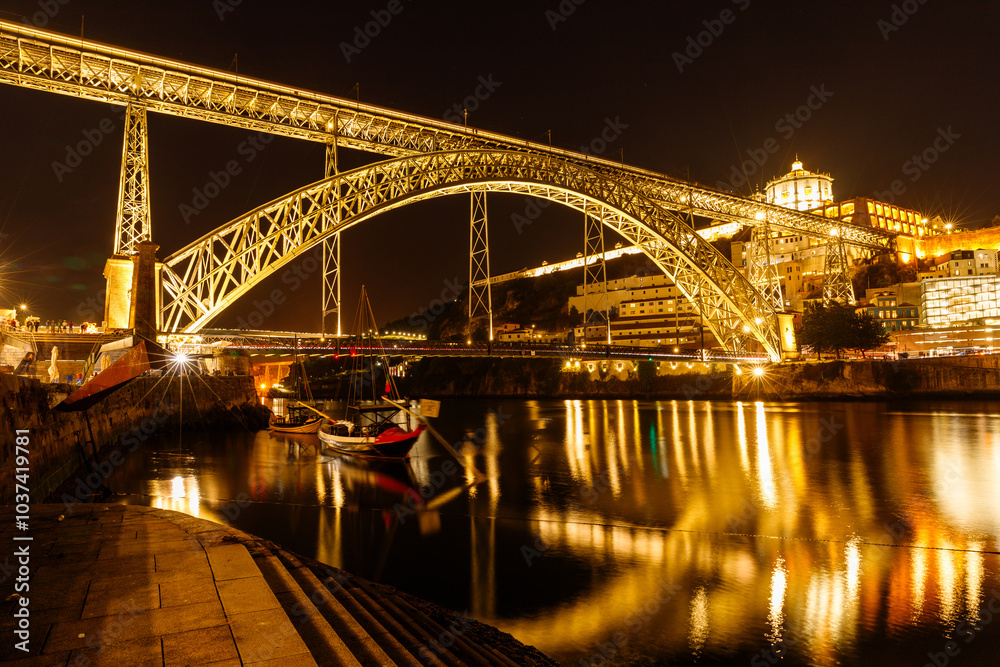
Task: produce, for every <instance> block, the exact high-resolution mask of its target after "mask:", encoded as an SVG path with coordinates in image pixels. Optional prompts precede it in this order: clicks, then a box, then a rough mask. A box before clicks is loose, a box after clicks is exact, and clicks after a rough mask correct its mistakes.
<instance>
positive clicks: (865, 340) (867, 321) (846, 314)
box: [799, 303, 889, 359]
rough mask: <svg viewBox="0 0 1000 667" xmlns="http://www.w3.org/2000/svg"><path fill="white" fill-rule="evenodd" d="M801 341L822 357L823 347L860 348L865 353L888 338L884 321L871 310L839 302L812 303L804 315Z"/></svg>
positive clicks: (837, 348)
mask: <svg viewBox="0 0 1000 667" xmlns="http://www.w3.org/2000/svg"><path fill="white" fill-rule="evenodd" d="M799 340H800V341H802V343H803V344H804V345H810V346H812V348H813V349H814V350H816V357H817V358H819V357H820V354H821V353H822V352H823V351H824V350H831V351H833V352H836V353H837V358H838V359H840V354H841V352H843V351H844V350H857V351H858V352H860V353H861V356H862V357H863V356H865V352H866V351H868V350H874V349H876V348H879V347H881V346H883V345H885V344H886V343H887V342H888V341H889V334H887V333H886V332H885V328H884V327H883V326H882V323H881V322H880V321H879V320H878V319H876V318H875V317H873V316H872V315H871V314H870V313H867V312H865V311H861V310H855V309H854V308H851V307H850V306H844V305H841V304H838V303H834V304H830V305H828V306H827V305H822V304H810V305H808V306H807V307H806V310H805V312H804V313H803V315H802V327H801V328H800V329H799Z"/></svg>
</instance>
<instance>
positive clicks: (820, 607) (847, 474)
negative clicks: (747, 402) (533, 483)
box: [491, 401, 1000, 665]
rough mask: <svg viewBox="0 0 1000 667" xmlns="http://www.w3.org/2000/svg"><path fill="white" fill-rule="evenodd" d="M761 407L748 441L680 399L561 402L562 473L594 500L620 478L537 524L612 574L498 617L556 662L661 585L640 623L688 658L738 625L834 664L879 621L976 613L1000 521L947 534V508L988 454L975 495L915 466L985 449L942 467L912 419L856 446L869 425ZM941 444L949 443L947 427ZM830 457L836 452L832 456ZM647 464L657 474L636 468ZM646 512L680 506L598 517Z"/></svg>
mask: <svg viewBox="0 0 1000 667" xmlns="http://www.w3.org/2000/svg"><path fill="white" fill-rule="evenodd" d="M585 410H586V411H587V412H588V413H590V414H588V415H586V420H585V416H584V415H583V412H584V411H585ZM682 410H683V411H685V412H687V415H686V416H687V419H682V416H681V414H680V413H681V411H682ZM598 411H600V412H602V413H603V414H602V415H601V416H599V417H595V413H596V412H598ZM753 412H754V414H753V422H754V423H753V425H752V426H751V428H752V429H753V436H752V437H753V438H754V441H753V443H751V442H750V436H748V432H747V431H748V428H747V425H746V423H745V422H746V417H748V416H749V415H746V410H745V408H744V405H743V404H740V403H737V404H734V405H732V406H731V407H725V406H724V407H722V408H719V407H716V406H708V407H706V406H703V405H701V404H698V403H695V402H687V403H686V404H680V403H678V402H676V401H672V402H663V403H656V404H654V405H652V406H649V404H646V406H643V407H642V409H640V405H639V404H638V403H637V402H633V406H632V410H626V409H625V407H624V405H623V403H622V402H620V401H619V402H618V403H617V404H616V405H612V406H610V408H609V406H608V405H607V404H606V403H603V402H602V403H597V402H590V403H584V404H581V402H579V401H567V402H566V403H565V405H564V420H565V425H566V438H565V440H564V448H563V451H564V452H565V457H566V464H567V466H568V469H569V472H570V474H571V475H572V477H573V479H574V480H579V479H581V478H582V479H584V480H585V482H584V483H585V484H586V485H587V486H588V488H597V487H596V486H595V485H594V484H595V483H594V480H595V478H597V477H599V476H601V475H602V474H604V475H605V476H606V477H607V478H608V479H609V480H614V483H613V484H610V485H609V486H608V489H607V492H606V494H599V495H598V499H597V500H596V502H595V503H593V507H580V506H576V507H574V508H573V509H572V510H561V509H559V507H560V505H559V503H555V502H550V503H545V504H544V506H542V505H540V506H538V507H537V508H535V509H534V511H533V512H532V514H531V516H530V520H531V521H532V526H533V527H534V529H537V531H538V535H539V537H540V538H541V539H542V540H543V541H544V542H545V543H546V544H549V545H553V547H554V548H555V549H556V550H558V552H559V553H560V555H563V556H564V557H566V558H571V559H574V560H576V561H582V562H591V563H596V562H602V563H607V564H610V565H614V566H615V574H614V576H613V577H606V578H601V579H595V580H594V581H593V582H591V584H590V585H589V586H588V587H587V588H586V590H584V591H581V592H580V593H579V594H577V595H576V596H574V597H573V598H572V599H571V600H568V601H566V602H563V603H559V604H557V605H555V606H553V607H550V608H547V609H544V610H540V611H538V612H537V613H534V614H530V615H528V616H527V617H522V618H517V619H504V618H492V619H491V620H493V621H495V622H498V623H499V624H500V626H501V627H502V628H503V629H504V630H507V631H509V632H512V633H513V634H514V635H515V636H517V637H518V638H519V639H521V640H522V641H525V642H527V643H531V644H535V645H537V646H539V647H540V648H542V649H543V650H548V651H552V652H554V653H556V654H562V653H563V652H566V651H570V650H571V647H574V646H580V645H586V644H587V642H588V641H591V640H592V638H594V637H598V638H600V637H611V636H612V635H613V634H614V633H615V632H619V631H621V630H622V629H623V628H625V627H627V625H628V623H629V621H630V619H633V618H634V614H635V613H637V610H641V609H643V608H644V607H646V606H647V605H650V604H653V602H655V600H656V599H657V598H656V596H655V593H654V592H655V591H656V590H658V589H659V587H660V586H661V585H662V584H663V583H664V582H680V584H681V589H682V591H681V592H680V593H679V594H678V595H677V596H676V597H675V599H672V600H671V601H668V602H665V603H662V604H659V603H658V606H657V604H654V605H653V606H657V610H656V613H655V619H654V620H652V621H650V624H649V626H648V627H649V628H653V627H655V628H656V631H655V633H656V634H657V636H658V637H659V639H658V641H661V642H663V643H665V644H669V645H672V646H678V645H681V643H683V645H686V646H687V647H688V649H689V650H691V651H694V652H695V653H697V652H700V651H705V650H710V647H711V646H712V645H713V643H714V644H715V645H716V646H717V647H719V646H727V645H728V644H727V642H740V641H747V638H748V634H747V630H746V629H747V628H749V627H758V628H759V642H760V646H762V647H766V646H768V645H769V644H770V645H772V646H775V645H778V644H780V643H781V642H784V641H785V640H794V641H795V642H797V646H798V648H797V649H796V650H797V651H799V653H800V655H808V656H810V659H811V661H812V662H814V663H815V664H831V665H832V664H836V663H837V662H838V661H840V660H841V657H842V654H843V651H849V650H851V649H852V647H854V646H856V645H857V644H858V643H859V642H860V641H861V634H862V633H864V632H874V631H879V628H882V627H884V626H883V625H882V624H881V623H880V621H879V620H878V619H879V618H886V619H887V620H888V623H889V624H890V626H891V627H893V628H898V629H903V628H906V627H909V626H912V625H913V624H914V623H919V624H927V623H929V622H934V619H938V620H940V621H949V622H952V623H954V622H955V621H956V620H958V619H965V620H974V619H975V617H976V615H977V614H978V608H979V604H980V600H981V599H982V597H983V595H984V593H983V590H984V587H985V582H986V580H987V579H988V578H989V577H991V576H992V577H994V578H996V577H997V575H998V573H997V572H996V559H995V558H994V559H993V560H992V561H991V562H992V564H993V569H992V570H990V569H989V568H988V566H987V564H986V561H985V558H986V556H985V555H984V554H983V553H979V552H982V551H987V550H991V549H993V550H995V548H996V546H995V545H996V536H995V535H989V537H988V538H983V537H980V535H982V534H983V530H984V528H989V527H991V526H993V525H1000V524H997V523H996V522H997V520H998V519H1000V510H998V509H997V507H996V506H995V505H989V506H987V505H985V504H984V503H982V502H979V503H978V506H979V508H980V509H984V510H985V513H980V514H978V515H976V516H975V517H974V520H973V519H967V523H968V526H967V527H972V526H974V527H975V530H972V531H968V532H964V531H963V530H961V529H960V528H961V527H960V528H956V527H955V526H954V525H953V524H951V523H950V520H949V519H950V517H949V511H950V507H949V504H950V503H953V504H954V505H956V506H957V505H958V504H959V503H960V502H966V501H968V500H969V499H970V498H972V497H974V496H978V497H982V494H984V492H989V490H990V489H992V486H991V484H990V482H989V479H991V478H993V479H995V476H994V475H993V468H994V462H995V460H996V456H995V453H994V452H993V450H992V448H988V449H987V454H986V457H987V462H988V465H987V469H988V470H989V474H988V475H981V476H980V477H978V478H977V477H975V476H973V479H975V480H976V483H975V484H972V485H968V486H967V487H966V488H963V489H960V490H956V489H953V488H948V487H947V485H945V484H931V485H930V489H931V490H932V491H933V493H932V494H931V495H930V497H924V496H922V495H921V494H922V493H924V488H923V487H922V486H921V484H922V479H921V477H920V476H919V475H918V474H915V473H914V472H913V471H914V470H920V469H922V470H930V471H931V472H930V473H929V474H932V475H933V474H935V466H936V467H937V470H936V472H937V474H947V473H948V472H949V471H954V470H956V469H957V470H959V471H969V470H972V469H975V468H976V467H977V466H980V467H981V459H980V458H979V457H980V456H982V452H973V451H968V450H965V451H963V450H961V449H959V448H950V449H949V450H948V452H947V455H946V456H947V458H953V457H959V459H960V460H959V461H956V462H954V463H953V464H950V465H949V464H948V462H946V461H942V460H941V458H940V457H938V456H936V455H935V454H934V449H933V447H929V446H922V447H913V446H911V442H912V440H913V432H912V428H914V424H913V423H910V424H909V425H908V426H907V425H906V424H905V422H901V421H900V420H889V421H888V423H887V425H888V427H889V430H888V431H887V433H889V434H891V437H890V438H889V439H888V440H884V441H879V446H878V448H872V447H870V446H868V447H865V446H862V445H861V444H858V443H865V442H871V439H872V438H871V433H866V432H865V429H866V428H868V422H865V421H864V420H855V421H852V420H850V419H846V420H845V418H844V417H835V418H833V419H832V420H831V419H827V421H821V418H820V416H818V415H817V414H815V413H814V412H810V413H800V412H799V411H788V414H789V415H791V416H786V415H785V414H781V413H779V414H775V413H773V412H772V411H771V408H770V406H768V405H765V404H764V403H757V404H755V405H754V408H753ZM699 415H701V416H699ZM585 421H586V423H587V424H588V425H589V429H588V430H587V432H586V433H585V432H584V426H583V425H584V423H585ZM846 424H851V425H850V426H848V425H846ZM918 427H919V425H918ZM824 428H825V429H827V432H825V434H824V431H823V429H824ZM982 428H987V429H993V430H996V429H997V425H996V423H995V422H989V423H987V424H986V425H985V426H983V427H982ZM626 434H627V435H628V436H629V439H630V441H631V442H630V443H629V444H630V446H629V447H626V446H625V444H626V443H625V442H624V440H625V437H626ZM934 434H935V437H941V438H946V439H952V438H954V437H955V432H954V430H953V429H949V428H947V427H940V426H939V427H937V428H936V429H935V430H934ZM585 442H586V443H588V444H589V447H588V446H585V445H584V444H583V443H585ZM594 443H603V447H601V448H600V449H598V448H597V447H596V446H595V444H594ZM539 446H542V445H539ZM840 449H843V451H844V455H843V457H841V456H840V455H838V456H831V454H832V453H833V452H835V451H839V450H840ZM597 451H601V452H602V456H601V457H600V458H595V455H596V452H597ZM640 452H641V454H640ZM646 457H649V459H650V461H649V462H651V463H652V470H649V469H648V468H645V467H644V465H643V464H644V461H645V459H646ZM601 459H603V460H601ZM950 474H952V475H954V474H955V473H954V472H951V473H950ZM959 474H964V473H959ZM588 475H589V477H588ZM952 486H955V485H952ZM887 493H888V494H891V495H892V497H893V498H902V499H905V501H906V502H907V505H906V510H907V515H906V516H905V517H903V519H902V523H900V524H899V525H901V526H903V528H899V529H897V528H896V527H893V526H892V519H891V518H889V519H888V520H887V517H886V516H885V510H884V508H882V505H884V501H880V500H879V499H883V498H885V496H886V494H887ZM651 503H652V506H657V505H662V506H664V507H670V508H672V512H673V513H672V514H667V515H666V516H669V517H670V518H669V527H666V528H664V529H663V530H657V529H653V530H650V529H643V528H639V527H631V526H628V525H607V524H608V523H609V520H608V517H607V516H606V512H607V511H614V512H615V514H616V516H617V515H621V514H625V515H628V514H629V513H630V512H634V513H635V516H636V523H637V524H640V523H642V519H641V517H642V516H643V514H644V513H647V514H648V510H647V509H646V508H648V507H650V504H651ZM619 522H620V519H616V520H615V521H614V522H613V523H619ZM894 531H896V532H894ZM774 538H782V539H774ZM701 582H713V583H701ZM716 582H717V583H716ZM883 582H884V585H883ZM683 628H686V629H683ZM649 632H653V631H652V630H649ZM678 634H679V635H680V636H678ZM750 641H751V644H752V643H753V641H752V638H751V639H750Z"/></svg>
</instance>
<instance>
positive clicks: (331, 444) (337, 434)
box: [319, 404, 426, 458]
mask: <svg viewBox="0 0 1000 667" xmlns="http://www.w3.org/2000/svg"><path fill="white" fill-rule="evenodd" d="M369 407H370V408H373V409H382V410H392V411H394V413H395V412H398V411H399V409H398V408H396V407H393V406H390V405H388V404H386V405H379V406H369ZM360 412H362V413H364V412H369V410H364V409H362V410H361V411H360ZM362 419H364V418H363V417H362ZM382 424H383V425H384V427H383V428H379V426H377V425H375V424H373V425H371V426H365V427H362V428H361V429H359V433H360V434H359V435H352V433H354V432H355V428H354V427H355V426H356V422H354V421H347V420H339V421H336V422H332V423H330V424H328V425H326V426H325V427H323V428H321V429H320V430H319V439H320V440H321V441H322V442H323V444H324V448H323V453H324V454H329V453H335V454H350V455H353V456H367V457H378V458H405V457H406V456H408V455H409V453H410V448H412V447H413V444H414V443H415V442H416V441H417V438H419V437H420V434H421V433H423V432H424V430H425V428H426V427H425V426H424V425H423V424H420V425H419V426H417V428H415V429H413V430H412V431H409V430H405V429H404V428H403V427H402V426H401V425H399V424H395V423H391V422H388V418H386V420H385V421H383V422H382Z"/></svg>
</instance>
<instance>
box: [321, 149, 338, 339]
mask: <svg viewBox="0 0 1000 667" xmlns="http://www.w3.org/2000/svg"><path fill="white" fill-rule="evenodd" d="M325 173H326V177H327V178H330V177H331V176H334V175H336V174H338V173H340V164H339V159H338V157H337V139H336V138H334V139H333V141H331V142H329V143H328V144H327V145H326V170H325ZM322 298H323V303H322V307H321V308H320V313H322V322H321V326H320V331H321V332H322V334H323V335H324V336H325V335H326V318H327V316H328V315H332V314H334V313H336V314H337V337H338V338H339V337H340V336H341V334H342V333H343V331H342V329H341V321H340V232H337V233H336V234H334V235H333V236H330V237H327V238H326V239H324V240H323V294H322Z"/></svg>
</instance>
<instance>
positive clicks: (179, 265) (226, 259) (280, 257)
mask: <svg viewBox="0 0 1000 667" xmlns="http://www.w3.org/2000/svg"><path fill="white" fill-rule="evenodd" d="M472 192H503V193H512V194H521V195H528V196H532V197H540V198H543V199H549V200H551V201H554V202H557V203H561V204H563V205H565V206H569V207H571V208H575V209H577V210H578V211H581V212H586V213H587V214H589V215H591V216H594V217H597V218H599V219H600V220H601V221H602V222H603V223H604V224H605V225H608V226H609V227H610V228H611V229H613V230H614V231H616V232H617V233H618V234H620V235H621V236H623V237H624V238H625V239H626V240H627V241H628V242H630V243H632V244H633V245H635V246H636V247H638V248H640V249H641V250H642V251H643V252H644V253H645V254H646V255H647V256H648V257H649V258H650V259H651V260H652V261H653V262H654V263H655V264H656V265H657V266H658V267H659V268H660V269H661V270H662V271H663V272H664V273H665V274H666V275H667V276H669V277H670V278H671V280H673V281H674V282H675V283H676V284H677V285H678V287H679V288H680V290H681V292H682V293H684V295H685V296H686V297H688V298H689V299H691V300H692V301H694V300H695V299H696V298H697V299H699V300H700V303H701V305H702V308H703V312H704V316H705V319H706V320H708V323H709V326H710V328H711V329H712V332H713V333H714V334H715V336H716V338H717V339H718V340H719V341H720V342H721V343H722V344H723V345H725V346H726V347H727V348H729V349H732V350H735V349H738V347H739V345H740V342H741V338H742V337H743V335H744V331H745V329H744V326H745V327H747V328H749V331H748V332H747V333H748V334H749V335H750V336H752V337H753V338H755V339H756V340H757V341H759V342H760V343H761V345H762V346H763V348H764V350H765V351H766V353H767V354H768V356H770V357H771V358H772V359H778V358H779V355H780V346H779V342H778V332H777V326H776V320H775V317H774V311H773V310H771V309H770V308H769V307H768V305H767V303H766V301H765V299H764V298H763V296H762V295H761V294H760V292H758V291H757V290H756V289H755V288H754V286H753V285H752V284H751V283H750V282H749V281H748V280H747V279H746V278H745V277H744V276H743V275H742V273H740V271H739V270H737V269H736V267H734V266H733V265H732V264H731V263H730V262H729V260H727V259H726V258H725V257H723V256H722V254H720V253H719V252H718V251H717V250H716V249H715V248H714V247H713V246H712V245H711V244H710V243H708V242H707V241H705V240H703V239H702V238H701V237H700V236H698V234H697V233H695V231H694V229H692V228H691V226H690V225H688V224H687V223H685V222H684V221H683V220H682V219H681V218H680V217H678V216H677V215H676V214H674V213H673V212H671V211H669V210H667V209H666V208H664V207H663V206H662V205H661V204H659V203H658V202H656V201H653V200H651V199H649V198H648V197H646V196H645V195H644V194H642V193H641V192H637V191H635V190H634V189H632V188H630V187H628V185H627V184H625V183H623V182H622V181H620V180H616V179H613V178H610V177H609V176H607V175H605V174H601V173H598V172H595V171H593V170H590V169H586V168H584V167H582V166H580V165H577V164H574V163H570V162H565V161H562V160H557V159H554V158H552V157H547V156H541V155H534V154H531V153H525V152H510V151H455V152H446V153H431V154H427V155H416V156H411V157H408V158H397V159H393V160H388V161H385V162H380V163H377V164H374V165H369V166H366V167H362V168H359V169H355V170H353V171H349V172H344V173H341V174H337V175H335V176H333V177H331V178H328V179H326V180H323V181H320V182H318V183H313V184H312V185H308V186H306V187H304V188H301V189H299V190H297V191H295V192H293V193H291V194H289V195H287V196H285V197H283V198H281V199H278V200H275V201H274V202H271V203H270V204H266V205H264V206H261V207H259V208H257V209H255V210H254V211H251V212H250V213H248V214H247V215H245V216H243V217H241V218H238V219H236V220H234V221H232V222H230V223H228V224H226V225H223V226H222V227H220V228H219V229H217V230H215V231H214V232H212V233H210V234H207V235H205V236H203V237H202V238H201V239H199V240H197V241H195V242H194V243H192V244H190V245H188V246H187V247H186V248H183V249H181V250H180V251H178V252H176V253H174V254H173V255H171V256H170V257H168V258H166V259H165V260H164V262H163V268H162V271H161V276H162V289H163V290H164V292H165V294H164V298H163V300H162V303H163V304H165V305H164V306H163V308H162V321H163V324H164V328H165V329H166V330H167V331H168V332H179V331H184V332H186V333H194V332H197V331H198V330H199V329H201V328H202V327H204V326H205V325H206V324H207V323H208V322H209V321H210V320H211V319H212V318H213V317H215V316H216V315H217V314H219V313H220V312H221V311H222V310H223V309H224V308H226V307H227V306H229V305H230V304H232V303H233V302H234V301H236V300H237V299H238V298H239V297H240V296H242V295H243V294H245V293H246V292H247V291H248V290H249V289H250V288H251V287H252V286H253V285H255V284H257V283H258V282H259V281H261V280H262V279H264V278H266V277H267V276H269V275H271V274H273V273H274V272H275V271H277V270H278V269H280V268H281V267H282V266H284V265H285V264H286V263H288V262H290V261H291V260H293V259H294V258H296V257H298V256H299V255H301V254H303V253H304V252H306V251H307V250H308V249H309V248H310V247H311V246H312V245H314V244H316V243H319V242H321V241H322V240H323V239H324V238H326V237H327V236H329V235H331V234H336V233H340V232H342V231H344V230H345V229H347V228H349V227H351V226H353V225H356V224H358V223H360V222H363V221H365V220H367V219H369V218H372V217H374V216H375V215H378V214H379V213H383V212H385V211H389V210H393V209H396V208H399V207H401V206H404V205H406V204H410V203H414V202H418V201H425V200H429V199H433V198H436V197H441V196H446V195H451V194H458V193H466V194H467V193H472Z"/></svg>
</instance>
